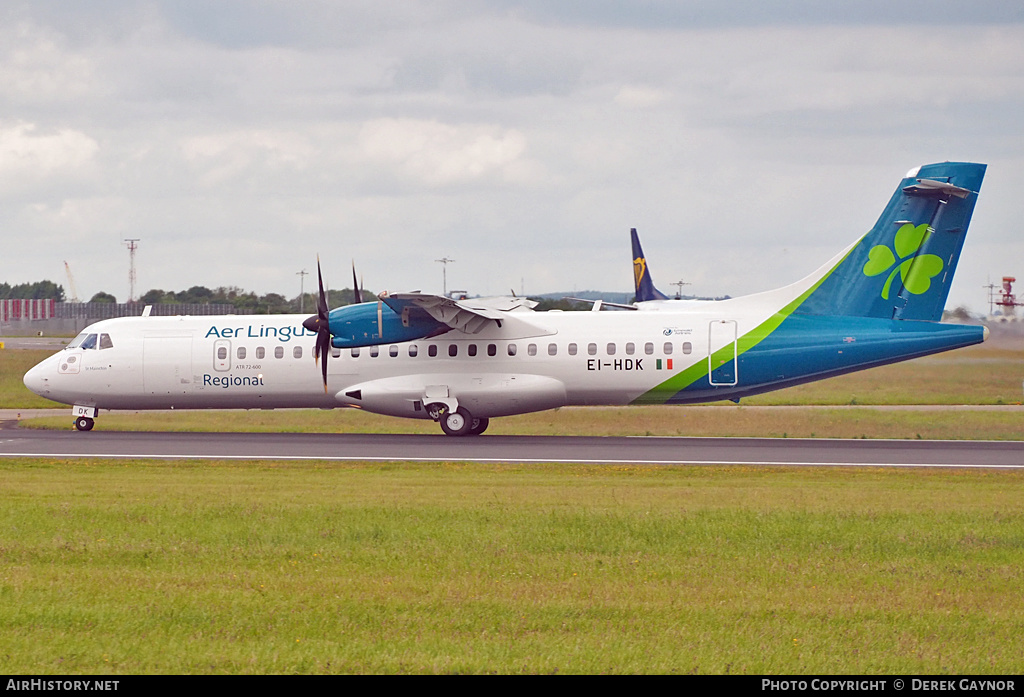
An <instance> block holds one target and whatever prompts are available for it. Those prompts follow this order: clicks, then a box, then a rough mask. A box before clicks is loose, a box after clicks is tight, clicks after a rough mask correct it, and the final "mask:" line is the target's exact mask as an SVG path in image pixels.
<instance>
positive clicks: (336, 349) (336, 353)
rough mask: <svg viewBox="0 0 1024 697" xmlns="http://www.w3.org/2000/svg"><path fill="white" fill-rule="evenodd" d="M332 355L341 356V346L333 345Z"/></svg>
mask: <svg viewBox="0 0 1024 697" xmlns="http://www.w3.org/2000/svg"><path fill="white" fill-rule="evenodd" d="M331 355H332V356H334V357H335V358H341V349H340V348H334V347H333V346H332V347H331Z"/></svg>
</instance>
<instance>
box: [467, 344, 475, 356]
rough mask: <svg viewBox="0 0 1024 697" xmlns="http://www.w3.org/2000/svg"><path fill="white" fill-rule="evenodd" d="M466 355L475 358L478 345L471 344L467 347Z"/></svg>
mask: <svg viewBox="0 0 1024 697" xmlns="http://www.w3.org/2000/svg"><path fill="white" fill-rule="evenodd" d="M466 353H468V354H469V355H470V356H475V355H476V344H470V345H469V346H467V347H466Z"/></svg>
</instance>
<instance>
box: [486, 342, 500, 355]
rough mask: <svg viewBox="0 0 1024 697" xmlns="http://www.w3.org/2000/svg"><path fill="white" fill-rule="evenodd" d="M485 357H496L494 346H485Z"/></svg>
mask: <svg viewBox="0 0 1024 697" xmlns="http://www.w3.org/2000/svg"><path fill="white" fill-rule="evenodd" d="M487 355H488V356H497V355H498V347H497V346H496V345H495V344H487Z"/></svg>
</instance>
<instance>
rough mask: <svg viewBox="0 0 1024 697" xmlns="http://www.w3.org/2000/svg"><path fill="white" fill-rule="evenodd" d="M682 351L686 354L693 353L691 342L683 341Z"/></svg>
mask: <svg viewBox="0 0 1024 697" xmlns="http://www.w3.org/2000/svg"><path fill="white" fill-rule="evenodd" d="M683 353H685V354H686V355H690V354H691V353H693V344H691V343H690V342H689V341H684V342H683Z"/></svg>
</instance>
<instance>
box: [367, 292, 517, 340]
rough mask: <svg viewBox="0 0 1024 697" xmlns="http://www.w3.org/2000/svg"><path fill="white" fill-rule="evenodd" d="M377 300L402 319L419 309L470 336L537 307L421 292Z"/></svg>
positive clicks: (505, 300) (507, 300)
mask: <svg viewBox="0 0 1024 697" xmlns="http://www.w3.org/2000/svg"><path fill="white" fill-rule="evenodd" d="M377 297H379V298H380V300H381V302H383V303H384V304H385V305H387V306H388V307H390V308H391V309H392V310H394V311H395V312H396V313H398V314H399V315H402V316H403V317H406V316H408V314H409V310H410V309H411V308H416V309H418V310H422V311H423V312H425V313H427V314H428V315H430V316H431V317H432V318H433V319H435V320H437V321H438V322H441V323H442V324H446V325H448V326H449V327H451V328H452V329H458V330H459V331H462V332H465V333H467V334H477V333H479V332H480V331H481V330H483V329H484V327H487V326H488V325H490V324H492V323H493V324H495V325H496V326H498V327H501V326H502V323H503V322H504V321H505V320H506V319H507V318H508V317H507V316H508V314H509V313H511V312H515V311H517V310H530V309H532V308H533V307H534V306H536V304H537V303H535V302H534V301H532V300H529V299H527V298H506V297H499V298H472V299H467V300H453V299H451V298H446V297H444V296H443V295H430V294H426V293H420V292H418V291H417V292H412V293H388V292H387V291H384V292H383V293H381V294H380V295H378V296H377Z"/></svg>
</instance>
